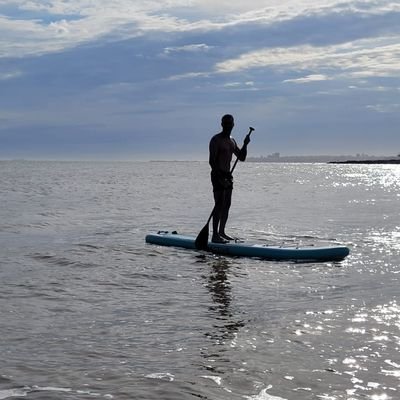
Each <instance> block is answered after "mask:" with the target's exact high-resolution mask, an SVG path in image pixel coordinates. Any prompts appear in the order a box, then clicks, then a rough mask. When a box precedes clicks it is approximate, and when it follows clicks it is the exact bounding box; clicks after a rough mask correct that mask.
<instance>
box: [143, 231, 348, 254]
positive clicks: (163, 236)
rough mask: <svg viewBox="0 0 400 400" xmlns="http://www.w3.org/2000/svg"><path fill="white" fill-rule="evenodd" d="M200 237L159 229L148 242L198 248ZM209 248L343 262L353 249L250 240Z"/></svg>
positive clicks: (211, 249)
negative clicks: (271, 243)
mask: <svg viewBox="0 0 400 400" xmlns="http://www.w3.org/2000/svg"><path fill="white" fill-rule="evenodd" d="M195 240H196V238H195V237H193V236H186V235H180V234H178V233H177V232H176V231H173V232H168V231H159V232H157V233H151V234H148V235H147V236H146V243H151V244H155V245H159V246H172V247H182V248H185V249H191V250H197V249H196V246H195ZM208 251H210V252H212V253H216V254H224V255H229V256H237V257H256V258H263V259H266V260H276V261H287V260H292V261H341V260H343V259H344V258H346V257H347V256H348V255H349V253H350V250H349V248H348V247H346V246H321V247H319V246H299V247H294V246H291V247H289V246H287V247H285V246H270V245H265V244H257V243H253V244H252V243H247V242H243V241H240V242H233V241H232V242H229V243H224V244H222V243H212V242H210V241H209V242H208Z"/></svg>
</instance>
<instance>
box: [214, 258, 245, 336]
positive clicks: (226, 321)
mask: <svg viewBox="0 0 400 400" xmlns="http://www.w3.org/2000/svg"><path fill="white" fill-rule="evenodd" d="M229 268H230V262H229V260H228V259H225V258H219V259H217V260H215V261H213V262H212V263H211V265H210V273H209V275H208V277H207V283H206V287H207V289H208V290H209V291H210V295H211V299H212V304H211V305H210V306H209V311H210V313H211V314H212V315H214V316H215V323H214V324H213V327H214V328H215V330H214V331H213V332H209V333H207V334H206V336H207V337H209V338H211V339H212V340H213V341H214V342H215V343H226V341H227V340H232V339H233V337H234V335H235V333H236V332H237V331H238V330H239V329H240V328H242V327H244V325H245V324H244V321H243V320H240V319H238V317H237V316H236V315H235V314H234V310H233V309H232V306H231V304H232V285H231V282H230V280H229V276H228V273H229Z"/></svg>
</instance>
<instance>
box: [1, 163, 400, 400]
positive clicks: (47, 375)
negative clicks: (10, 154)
mask: <svg viewBox="0 0 400 400" xmlns="http://www.w3.org/2000/svg"><path fill="white" fill-rule="evenodd" d="M0 199H1V207H0V248H1V258H0V357H1V363H0V399H8V398H11V399H15V398H24V399H68V400H69V399H96V398H99V399H174V400H180V399H213V400H214V399H251V400H279V399H285V400H302V399H322V400H336V399H346V400H355V399H370V400H387V399H399V398H400V356H399V348H400V304H399V300H398V293H399V286H400V281H399V279H400V217H399V201H400V166H398V165H393V166H366V165H364V166H363V165H355V166H354V165H353V166H352V165H323V164H320V165H319V164H314V165H311V164H309V165H301V164H255V163H253V164H252V163H244V164H240V165H238V168H237V170H236V171H235V193H234V203H233V208H232V212H231V217H230V223H229V228H230V229H229V232H230V233H231V234H234V235H236V236H240V237H241V238H244V239H248V240H252V241H259V242H262V243H273V244H276V243H285V244H292V245H293V244H310V243H315V244H324V245H330V244H332V245H333V244H338V243H340V244H343V243H344V244H346V245H348V246H349V247H350V248H351V254H350V256H349V257H348V258H347V259H346V260H345V261H344V262H341V263H321V264H310V263H308V264H296V263H288V262H281V263H278V262H268V261H263V260H257V259H239V258H226V257H217V256H212V255H210V254H201V253H197V252H194V251H187V250H183V249H182V250H180V249H174V248H162V247H157V246H153V245H147V244H145V243H144V236H145V235H146V233H148V232H150V231H157V230H159V229H163V230H178V231H179V232H181V233H185V234H194V235H196V234H197V233H198V232H199V230H200V229H201V228H202V227H203V226H204V223H205V222H206V220H207V218H208V215H209V213H210V212H211V209H212V201H211V192H210V183H209V168H208V166H207V163H205V162H197V163H196V162H188V163H183V162H180V163H57V162H0Z"/></svg>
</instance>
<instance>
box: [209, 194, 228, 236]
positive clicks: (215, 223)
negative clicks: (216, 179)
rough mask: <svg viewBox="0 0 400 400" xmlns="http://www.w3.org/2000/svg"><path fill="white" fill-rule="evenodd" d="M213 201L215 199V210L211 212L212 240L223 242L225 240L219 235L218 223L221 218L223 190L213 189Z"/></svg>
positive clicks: (223, 199)
mask: <svg viewBox="0 0 400 400" xmlns="http://www.w3.org/2000/svg"><path fill="white" fill-rule="evenodd" d="M214 201H215V210H214V214H213V235H212V239H211V241H212V242H215V243H225V242H226V241H225V240H224V239H223V238H221V237H220V235H219V231H220V228H219V227H220V224H221V220H222V218H221V217H222V212H223V207H224V203H225V190H215V191H214Z"/></svg>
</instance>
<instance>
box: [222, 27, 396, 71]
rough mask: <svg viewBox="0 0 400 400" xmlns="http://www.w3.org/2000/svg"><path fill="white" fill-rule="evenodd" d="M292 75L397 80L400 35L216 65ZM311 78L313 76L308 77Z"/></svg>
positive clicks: (269, 52) (264, 53) (259, 53)
mask: <svg viewBox="0 0 400 400" xmlns="http://www.w3.org/2000/svg"><path fill="white" fill-rule="evenodd" d="M277 67H279V68H280V69H284V70H292V71H315V72H316V74H317V75H321V71H324V70H326V71H333V70H336V71H338V72H337V74H340V75H341V76H353V77H354V76H357V77H368V76H383V77H384V76H394V77H396V76H399V73H400V35H399V36H394V37H382V38H374V39H363V40H357V41H353V42H349V43H345V44H340V45H334V46H324V47H322V46H310V45H302V46H294V47H288V48H267V49H261V50H255V51H251V52H249V53H245V54H242V55H240V56H239V57H237V58H234V59H230V60H226V61H222V62H219V63H217V64H216V67H215V70H216V72H218V73H237V72H242V71H246V70H251V69H267V68H277ZM311 75H314V74H311Z"/></svg>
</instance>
